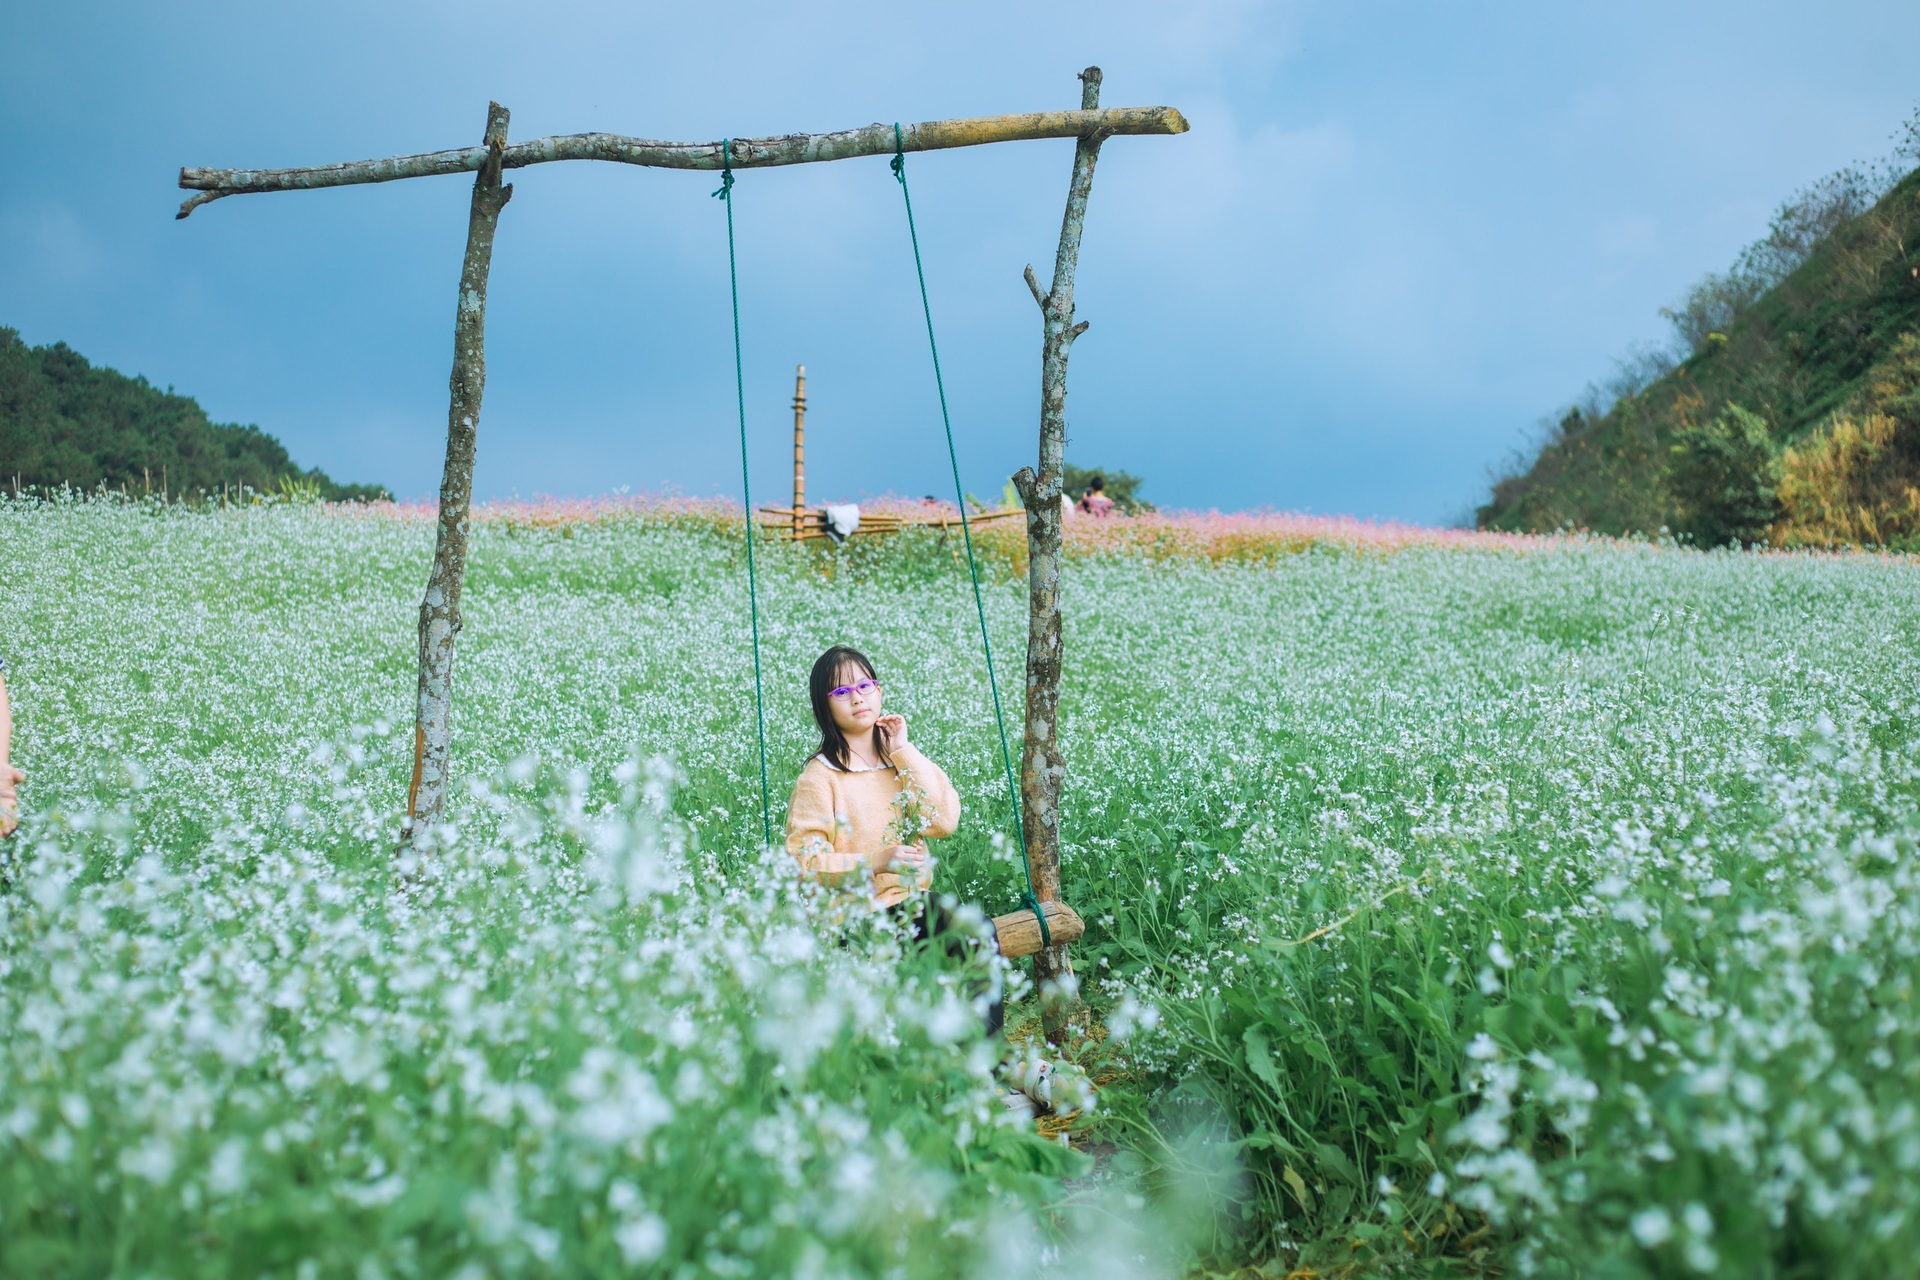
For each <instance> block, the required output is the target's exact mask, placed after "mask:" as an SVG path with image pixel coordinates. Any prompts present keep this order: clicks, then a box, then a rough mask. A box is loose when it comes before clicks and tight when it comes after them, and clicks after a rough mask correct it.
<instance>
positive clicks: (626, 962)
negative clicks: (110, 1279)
mask: <svg viewBox="0 0 1920 1280" xmlns="http://www.w3.org/2000/svg"><path fill="white" fill-rule="evenodd" d="M431 543H432V527H431V524H430V523H428V522H426V521H424V520H421V519H418V518H416V517H411V516H407V515H406V514H404V513H363V514H354V513H352V511H351V510H350V509H338V508H324V507H285V506H264V507H252V508H246V509H234V510H225V511H208V512H192V511H184V510H180V509H177V508H165V507H161V506H158V505H154V504H148V505H139V504H125V503H118V504H116V503H109V502H84V503H83V502H62V503H52V504H48V503H38V502H19V501H11V500H0V546H4V547H5V548H6V569H5V571H4V576H0V656H3V657H4V658H5V659H6V661H7V663H8V676H7V680H8V685H9V688H10V689H11V691H12V695H13V699H14V707H15V720H16V740H15V743H14V758H15V761H16V763H18V764H19V765H20V767H21V768H23V769H25V770H26V771H27V773H28V776H29V781H28V783H27V785H26V786H25V787H24V788H23V790H22V799H23V803H24V820H23V823H22V827H21V830H20V832H19V834H18V835H17V836H16V837H14V838H13V839H12V840H11V841H8V842H5V843H3V844H0V881H3V882H4V883H3V885H0V1274H5V1275H8V1276H16V1275H18V1276H66V1275H97V1274H126V1275H154V1276H163V1275H167V1276H170V1275H201V1274H220V1275H247V1276H275V1277H289V1278H294V1277H298V1278H302V1280H304V1278H307V1277H322V1276H336V1275H338V1276H354V1277H376V1276H392V1277H412V1276H420V1277H446V1276H459V1277H462V1280H479V1278H480V1277H484V1276H510V1275H563V1274H564V1275H629V1274H658V1275H665V1276H675V1277H680V1276H686V1277H693V1276H709V1275H717V1276H727V1275H740V1276H748V1275H752V1276H761V1275H804V1276H821V1277H825V1276H865V1275H873V1276H901V1277H921V1276H969V1277H971V1276H981V1277H987V1276H995V1277H997V1276H1004V1275H1015V1274H1036V1273H1039V1272H1040V1271H1042V1270H1044V1271H1046V1272H1047V1273H1049V1274H1061V1275H1067V1276H1072V1275H1115V1274H1126V1273H1129V1272H1131V1273H1133V1274H1140V1275H1161V1274H1181V1273H1183V1272H1189V1271H1193V1270H1201V1269H1215V1270H1225V1269H1229V1268H1231V1267H1234V1266H1238V1265H1246V1264H1251V1265H1254V1266H1257V1267H1264V1268H1265V1269H1266V1272H1267V1273H1268V1274H1272V1275H1283V1274H1286V1273H1287V1271H1288V1270H1289V1269H1291V1268H1294V1267H1305V1268H1313V1269H1314V1270H1316V1271H1317V1272H1319V1273H1321V1274H1328V1273H1334V1274H1339V1273H1342V1272H1340V1271H1337V1270H1336V1269H1346V1270H1345V1272H1344V1273H1347V1274H1355V1273H1358V1274H1484V1273H1493V1272H1500V1273H1519V1274H1538V1275H1573V1274H1579V1275H1602V1276H1621V1277H1628V1276H1641V1275H1661V1276H1664V1275H1676V1276H1678V1275H1696V1274H1697V1275H1727V1276H1751V1275H1777V1276H1797V1275H1822V1276H1825V1275H1852V1274H1898V1273H1900V1272H1901V1271H1902V1270H1904V1269H1905V1268H1907V1267H1908V1266H1910V1260H1911V1258H1912V1257H1914V1256H1916V1254H1917V1253H1920V1103H1916V1101H1915V1100H1916V1099H1920V993H1916V978H1917V977H1920V854H1917V852H1916V839H1917V838H1920V607H1917V606H1920V566H1916V565H1914V564H1912V563H1910V562H1904V561H1897V560H1886V559H1880V558H1874V557H1868V556H1852V557H1841V558H1815V557H1807V556H1781V555H1742V554H1731V553H1712V554H1702V553H1698V552H1693V551H1683V550H1678V549H1675V548H1672V547H1658V546H1651V545H1631V544H1610V543H1600V542H1587V541H1579V540H1565V541H1537V542H1523V541H1514V542H1511V543H1499V542H1494V541H1482V542H1478V543H1475V544H1472V545H1459V546H1449V545H1415V544H1408V545H1402V546H1387V545H1377V546H1368V545H1366V544H1365V543H1363V542H1352V541H1346V542H1341V541H1334V542H1326V543H1318V544H1316V543H1312V542H1310V541H1306V542H1301V543H1298V544H1295V545H1290V548H1289V553H1288V554H1282V555H1265V556H1251V557H1248V559H1249V560H1251V561H1253V562H1250V563H1235V562H1231V561H1229V562H1226V563H1215V562H1212V561H1210V560H1208V559H1205V558H1202V557H1183V556H1179V555H1174V556H1150V555H1146V554H1140V553H1136V552H1132V551H1128V550H1126V549H1119V550H1107V551H1094V552H1088V553H1086V554H1082V555H1079V556H1077V557H1075V558H1072V559H1070V561H1069V563H1068V566H1067V570H1066V575H1067V576H1066V583H1065V600H1066V609H1067V615H1068V616H1067V646H1068V650H1067V665H1066V687H1065V692H1064V696H1063V726H1062V733H1063V739H1064V742H1065V745H1066V749H1067V753H1068V759H1069V778H1068V786H1067V793H1066V796H1065V801H1064V805H1063V815H1062V830H1063V836H1064V842H1065V846H1066V848H1065V866H1064V880H1065V885H1066V895H1065V896H1066V897H1067V899H1068V900H1069V901H1070V902H1072V903H1073V904H1074V906H1075V907H1076V908H1078V909H1079V911H1080V912H1081V914H1082V915H1083V916H1084V917H1085V918H1086V919H1087V922H1088V926H1089V928H1088V935H1087V938H1086V939H1085V940H1084V942H1082V943H1081V944H1078V945H1077V946H1076V965H1077V967H1078V970H1079V974H1080V993H1081V995H1082V996H1083V997H1084V998H1085V999H1086V1000H1087V1002H1088V1004H1089V1006H1090V1008H1091V1010H1092V1015H1091V1021H1090V1024H1089V1025H1091V1026H1092V1027H1093V1028H1094V1029H1095V1034H1094V1035H1092V1036H1090V1037H1084V1038H1083V1040H1082V1042H1081V1043H1079V1044H1078V1045H1077V1046H1066V1047H1064V1049H1063V1051H1065V1052H1068V1053H1070V1054H1072V1053H1083V1054H1085V1055H1087V1062H1088V1064H1089V1066H1090V1069H1091V1070H1092V1074H1093V1076H1094V1079H1095V1081H1096V1082H1097V1083H1098V1084H1100V1086H1101V1088H1100V1095H1099V1105H1098V1106H1097V1108H1095V1109H1094V1110H1093V1111H1092V1112H1091V1113H1090V1114H1089V1115H1087V1116H1085V1117H1083V1118H1082V1119H1081V1120H1079V1121H1077V1122H1075V1124H1074V1125H1073V1126H1072V1128H1071V1131H1070V1133H1069V1134H1068V1137H1069V1139H1070V1141H1071V1143H1072V1146H1071V1147H1069V1146H1066V1145H1063V1144H1062V1143H1061V1142H1060V1141H1057V1140H1056V1139H1055V1137H1054V1136H1053V1134H1052V1132H1051V1131H1049V1133H1047V1134H1041V1133H1036V1132H1034V1129H1033V1126H1032V1124H1031V1123H1030V1122H1025V1121H1022V1120H1020V1119H1019V1118H1018V1117H1017V1116H1016V1115H1015V1114H1014V1113H1012V1112H1009V1111H1008V1109H1007V1108H1006V1107H1004V1106H1003V1105H1002V1104H1001V1103H1000V1101H999V1099H998V1097H997V1092H996V1083H995V1074H994V1072H995V1058H996V1050H995V1048H994V1047H991V1046H988V1045H986V1044H984V1043H983V1042H982V1041H980V1039H979V1037H978V1033H977V1029H976V1028H977V1025H978V1024H977V1012H978V1010H977V1003H978V1002H977V1000H976V999H975V998H974V994H973V993H975V992H977V990H978V983H977V981H975V980H974V979H975V978H976V977H977V976H978V975H975V974H969V973H966V972H961V971H958V970H957V969H956V968H955V967H954V966H953V965H952V964H949V963H945V962H941V961H939V960H937V959H935V958H932V957H928V956H923V955H920V954H918V953H917V952H914V951H913V949H911V948H909V947H907V946H905V945H904V944H903V942H902V940H901V939H899V938H898V937H895V936H893V935H891V934H889V933H887V931H886V930H885V929H883V928H879V927H873V928H864V929H862V928H855V929H851V930H849V929H845V928H838V927H834V926H830V925H828V924H827V923H825V920H826V918H827V917H828V916H830V915H831V914H832V912H831V910H830V904H823V903H822V902H820V901H819V895H818V894H817V893H815V892H812V891H810V890H807V889H805V888H803V887H802V886H800V885H798V884H797V883H796V881H795V878H794V877H793V876H792V875H791V874H790V871H789V868H788V867H787V866H786V865H784V864H783V863H782V861H781V860H780V859H779V858H776V857H769V856H767V855H766V854H765V853H764V852H763V851H762V850H761V848H760V843H761V842H760V826H761V816H760V813H759V776H758V764H757V758H756V746H755V731H754V717H753V702H752V687H753V686H752V679H753V677H752V664H751V657H750V654H749V650H748V648H747V641H746V595H745V565H744V554H743V549H742V548H741V546H740V543H739V523H738V520H737V517H736V518H735V519H734V520H733V521H732V522H731V523H729V522H728V521H726V520H724V519H717V518H714V517H711V516H704V517H703V516H697V515H692V514H688V513H687V512H686V511H673V510H664V509H663V510H662V511H661V512H660V513H658V514H653V513H649V512H648V511H647V510H646V509H644V508H636V509H635V510H633V511H631V512H628V513H626V514H624V515H621V516H619V517H618V518H606V519H596V520H584V521H574V522H568V521H538V520H525V519H508V518H498V519H482V520H481V521H480V522H479V523H478V524H477V526H476V530H475V535H474V544H473V545H474V550H473V562H472V568H471V571H470V576H469V582H468V588H467V595H466V604H465V608H466V625H465V630H464V633H463V635H462V637H461V641H460V650H459V657H458V660H457V665H456V669H455V745H454V760H455V766H456V770H457V772H458V779H459V786H458V787H457V789H456V793H455V794H456V799H455V800H454V802H453V804H452V810H451V812H452V821H450V822H449V823H448V824H446V825H444V826H442V827H440V828H438V829H437V830H436V844H435V847H434V848H433V849H432V850H430V851H428V852H427V853H426V854H425V855H424V856H421V857H414V856H411V855H403V854H397V853H396V849H395V846H396V844H397V837H398V832H399V814H400V810H401V809H402V807H403V805H404V800H405V789H406V782H407V776H408V771H409V769H410V766H411V752H410V738H411V718H412V717H411V712H412V698H413V688H414V658H415V637H414V624H415V619H416V616H417V609H418V601H419V593H420V590H421V588H422V586H423V584H424V581H425V575H426V568H427V561H428V557H429V555H430V551H431ZM760 554H761V560H760V564H761V568H762V574H761V583H762V594H761V617H762V634H763V640H764V645H765V651H764V659H765V662H766V670H767V691H768V697H769V708H768V712H769V724H768V730H769V742H770V748H771V755H772V773H773V789H774V793H775V795H774V808H775V812H774V814H773V820H774V823H775V825H776V829H777V828H778V825H779V823H780V821H781V816H782V815H781V812H780V810H781V808H782V805H783V802H784V797H785V793H786V789H787V786H788V785H789V784H790V782H791V779H792V777H793V776H794V774H795V773H796V772H797V771H798V768H799V766H800V764H801V762H802V761H803V760H804V758H805V757H806V755H807V754H808V752H809V751H810V749H811V745H812V739H813V735H812V730H811V723H810V719H809V715H808V711H807V705H806V698H805V688H804V683H805V673H806V670H807V668H808V666H809V665H810V664H811V662H812V660H813V658H814V657H815V656H816V655H817V654H818V653H819V652H820V651H821V650H822V649H824V648H826V647H827V646H828V645H830V644H833V643H841V642H844V643H850V644H853V645H855V646H856V647H858V648H861V649H863V650H865V651H866V652H867V653H868V654H869V655H870V656H871V657H872V658H873V659H874V661H875V664H876V666H877V667H878V668H879V673H880V676H881V679H882V681H883V682H884V685H885V689H886V696H887V702H888V709H889V710H897V711H900V712H902V713H904V714H905V715H906V716H907V718H908V720H909V723H910V726H911V733H912V737H913V740H914V741H915V743H916V744H917V745H919V746H921V747H922V749H924V750H925V751H926V752H927V753H928V754H929V755H930V756H932V757H933V758H934V759H935V760H936V761H938V762H940V763H941V765H942V766H943V767H944V768H945V769H946V770H947V771H948V773H949V774H950V775H951V776H952V778H953V780H954V782H955V784H956V786H957V787H958V788H959V790H960V793H961V795H962V798H963V802H964V805H965V808H966V815H965V819H964V821H963V823H962V827H961V831H960V833H959V834H958V835H956V836H955V837H954V838H952V839H950V840H947V841H944V842H942V843H941V845H940V847H938V848H936V850H935V852H936V854H937V855H938V857H939V859H940V866H939V869H938V872H937V881H938V888H939V890H940V891H941V892H944V893H950V894H952V895H953V896H954V897H955V898H956V899H957V900H959V901H960V902H963V903H971V904H976V905H978V906H979V907H980V909H981V910H982V911H983V912H984V913H985V914H989V915H990V914H996V913H999V912H1003V911H1008V910H1011V909H1013V907H1014V906H1015V904H1016V903H1017V900H1018V895H1019V891H1020V887H1021V882H1020V880H1019V875H1020V871H1019V864H1018V857H1017V854H1013V853H1010V851H1009V849H1008V846H1007V843H1006V840H1005V838H1004V834H1003V833H1004V832H1006V831H1008V830H1010V828H1011V823H1010V820H1009V818H1008V815H1007V813H1006V805H1005V799H1004V792H1003V783H1002V780H1001V775H1000V772H999V761H998V755H997V750H998V748H997V744H996V742H995V740H994V734H993V728H992V716H991V710H990V703H989V696H988V690H987V686H986V677H985V672H984V666H983V663H982V661H981V657H980V653H979V648H978V643H977V640H978V637H977V630H976V626H977V624H976V622H975V619H974V616H973V611H972V602H971V598H970V595H969V593H968V589H967V587H966V584H965V577H964V570H963V569H960V568H957V567H956V561H955V556H954V551H953V548H952V547H950V546H947V545H944V544H940V543H938V542H936V541H933V540H931V539H928V540H916V539H915V538H914V537H911V536H909V537H906V538H903V539H902V540H898V541H896V542H893V543H869V544H866V545H861V544H858V543H855V544H850V545H849V546H848V547H846V548H843V549H839V550H796V549H794V548H792V547H789V546H784V545H778V544H773V543H768V544H766V545H765V546H764V547H763V548H762V551H761V553H760ZM994 564H995V565H996V572H995V574H994V579H995V580H994V581H993V582H992V584H991V585H990V586H989V588H988V595H987V611H988V618H989V622H990V625H991V627H992V628H993V632H994V639H995V645H996V658H997V660H998V663H999V667H1000V671H1001V676H1002V681H1003V694H1004V696H1006V697H1007V698H1008V701H1009V705H1010V706H1012V707H1015V708H1017V707H1018V706H1019V704H1020V698H1019V690H1020V655H1021V653H1022V650H1023V647H1024V637H1025V607H1026V592H1025V587H1024V582H1023V581H1022V580H1021V579H1020V578H1019V577H1018V576H1017V575H1016V573H1015V572H1014V571H1013V567H1012V566H1011V565H1009V564H1008V563H1006V561H1005V559H1004V557H1001V558H1000V559H997V560H995V561H994ZM1011 991H1012V994H1013V995H1014V997H1015V1002H1014V1006H1013V1010H1012V1012H1013V1014H1014V1016H1015V1020H1016V1022H1018V1021H1019V1019H1020V1018H1021V1016H1022V1013H1023V1011H1030V1009H1031V1006H1032V1004H1033V1001H1034V999H1035V996H1034V994H1033V993H1032V990H1031V988H1030V987H1029V986H1026V985H1025V984H1023V983H1021V982H1020V981H1019V980H1018V975H1015V979H1014V982H1013V985H1012V988H1011Z"/></svg>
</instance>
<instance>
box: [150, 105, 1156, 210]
mask: <svg viewBox="0 0 1920 1280" xmlns="http://www.w3.org/2000/svg"><path fill="white" fill-rule="evenodd" d="M893 128H894V127H893V126H892V125H890V124H870V125H867V126H866V127H864V128H860V129H846V130H843V131H841V132H839V133H790V134H785V135H783V136H780V137H773V138H734V139H733V140H732V143H733V167H734V168H736V169H758V168H765V167H769V166H774V165H788V164H811V163H814V162H816V161H822V160H847V159H851V158H853V157H855V156H879V155H891V154H893V149H894V133H893ZM1186 131H1187V121H1186V118H1185V117H1184V116H1182V115H1181V114H1180V113H1179V112H1178V111H1176V110H1174V109H1173V108H1172V107H1113V108H1109V109H1107V110H1104V111H1097V110H1082V111H1036V112H1032V113H1030V114H1027V115H1012V116H983V117H979V118H976V119H969V120H932V121H927V122H925V123H922V124H910V125H903V126H901V129H900V146H901V149H902V150H905V151H944V150H947V149H950V148H953V147H978V146H984V145H986V144H988V143H993V142H1019V141H1025V140H1031V139H1036V138H1084V137H1086V136H1088V135H1090V134H1097V135H1099V136H1100V137H1103V138H1104V137H1109V136H1113V135H1116V134H1129V135H1140V134H1172V133H1185V132H1186ZM486 154H487V150H486V148H485V147H465V148H462V149H460V150H457V151H436V152H432V153H431V154H428V155H416V156H394V157H390V158H388V159H385V160H356V161H352V162H349V163H346V164H324V165H314V166H312V167H310V168H303V169H196V168H187V169H182V170H181V171H180V185H181V186H182V187H184V188H186V189H187V190H190V191H210V192H218V193H219V194H220V195H243V194H246V193H249V192H256V191H304V190H311V189H313V188H315V187H347V186H355V185H357V184H360V183H367V182H392V181H394V180H395V179H397V178H426V177H433V176H436V175H440V174H450V173H472V172H474V171H476V170H478V169H479V168H480V166H481V164H482V162H484V161H485V160H486ZM556 160H608V161H612V162H614V163H616V164H634V165H644V166H648V167H651V168H660V169H719V168H721V167H722V166H723V164H724V163H725V160H724V158H723V155H722V144H721V143H719V142H654V141H650V140H648V139H645V138H628V137H623V136H621V135H620V134H617V133H575V134H567V135H565V136H562V137H554V138H537V139H535V140H534V141H532V142H518V143H515V144H513V145H512V146H510V147H508V148H507V149H506V152H505V154H504V155H503V156H502V157H501V162H500V163H501V167H502V168H506V169H522V168H525V167H526V166H528V165H532V164H546V163H549V162H552V161H556ZM214 198H217V197H212V196H209V197H206V198H204V199H202V198H196V199H193V200H188V201H187V202H186V203H185V204H183V205H181V206H180V212H179V214H178V215H177V216H178V217H181V218H184V217H186V216H187V215H188V214H190V213H192V212H193V211H194V209H196V208H198V207H199V206H200V205H201V204H204V203H206V200H207V199H214Z"/></svg>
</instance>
